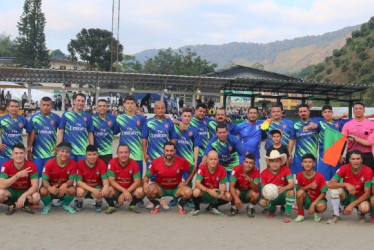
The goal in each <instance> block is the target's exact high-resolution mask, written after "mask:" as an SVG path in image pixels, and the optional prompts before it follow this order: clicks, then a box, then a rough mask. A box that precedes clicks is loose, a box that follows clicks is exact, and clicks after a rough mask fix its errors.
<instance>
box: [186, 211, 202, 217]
mask: <svg viewBox="0 0 374 250" xmlns="http://www.w3.org/2000/svg"><path fill="white" fill-rule="evenodd" d="M199 213H200V210H198V209H194V210H192V211H191V212H189V213H188V215H190V216H196V215H198V214H199Z"/></svg>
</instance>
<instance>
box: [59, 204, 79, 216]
mask: <svg viewBox="0 0 374 250" xmlns="http://www.w3.org/2000/svg"><path fill="white" fill-rule="evenodd" d="M62 208H63V209H64V210H65V211H66V212H68V213H70V214H75V213H76V212H77V211H75V210H74V208H72V207H71V206H69V205H63V206H62Z"/></svg>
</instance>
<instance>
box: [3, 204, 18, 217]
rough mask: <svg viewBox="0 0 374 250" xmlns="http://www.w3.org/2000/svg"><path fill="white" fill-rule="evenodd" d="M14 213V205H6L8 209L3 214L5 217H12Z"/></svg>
mask: <svg viewBox="0 0 374 250" xmlns="http://www.w3.org/2000/svg"><path fill="white" fill-rule="evenodd" d="M14 212H16V205H15V204H14V203H11V204H9V205H8V209H7V211H6V212H5V214H6V215H12V214H14Z"/></svg>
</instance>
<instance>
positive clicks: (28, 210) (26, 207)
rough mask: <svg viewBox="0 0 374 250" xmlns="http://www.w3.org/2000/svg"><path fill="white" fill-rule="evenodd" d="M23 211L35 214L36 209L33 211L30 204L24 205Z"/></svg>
mask: <svg viewBox="0 0 374 250" xmlns="http://www.w3.org/2000/svg"><path fill="white" fill-rule="evenodd" d="M22 211H23V212H25V213H28V214H35V212H34V211H32V209H31V207H30V206H29V205H24V206H23V208H22Z"/></svg>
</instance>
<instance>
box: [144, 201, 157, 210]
mask: <svg viewBox="0 0 374 250" xmlns="http://www.w3.org/2000/svg"><path fill="white" fill-rule="evenodd" d="M154 207H155V205H154V204H153V203H152V202H149V203H148V205H147V206H146V208H147V209H153V208H154Z"/></svg>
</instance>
